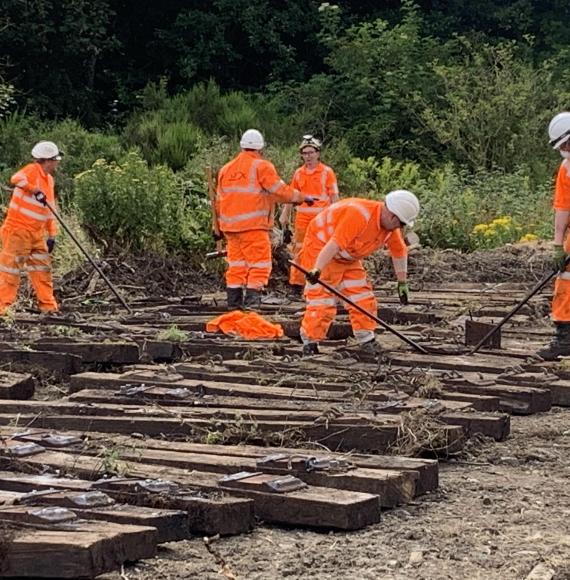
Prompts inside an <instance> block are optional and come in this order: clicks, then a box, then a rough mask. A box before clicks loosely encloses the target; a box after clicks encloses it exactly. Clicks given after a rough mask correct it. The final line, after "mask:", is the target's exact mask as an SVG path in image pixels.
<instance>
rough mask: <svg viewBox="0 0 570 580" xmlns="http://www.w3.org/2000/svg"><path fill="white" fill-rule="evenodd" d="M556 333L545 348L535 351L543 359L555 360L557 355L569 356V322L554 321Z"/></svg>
mask: <svg viewBox="0 0 570 580" xmlns="http://www.w3.org/2000/svg"><path fill="white" fill-rule="evenodd" d="M555 324H556V334H555V335H554V337H553V338H552V340H551V341H550V344H549V345H548V346H546V347H545V348H541V349H540V350H539V351H537V353H536V354H537V355H538V356H539V357H540V358H542V359H544V360H556V359H557V358H558V357H559V356H570V322H556V323H555Z"/></svg>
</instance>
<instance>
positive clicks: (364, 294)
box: [301, 242, 378, 343]
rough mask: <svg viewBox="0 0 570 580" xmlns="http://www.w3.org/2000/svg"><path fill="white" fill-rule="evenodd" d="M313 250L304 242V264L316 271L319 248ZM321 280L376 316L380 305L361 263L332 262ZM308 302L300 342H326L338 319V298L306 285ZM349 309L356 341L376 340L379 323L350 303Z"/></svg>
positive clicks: (302, 256)
mask: <svg viewBox="0 0 570 580" xmlns="http://www.w3.org/2000/svg"><path fill="white" fill-rule="evenodd" d="M311 250H312V248H311V245H310V244H307V242H305V245H304V246H303V252H302V254H301V264H302V265H303V267H304V268H305V269H306V270H310V269H311V268H313V266H314V264H315V261H316V259H317V256H318V252H319V248H316V249H315V250H316V251H315V250H313V251H311ZM320 278H321V280H322V281H323V282H326V283H327V284H329V285H330V286H332V287H334V288H335V289H336V290H339V291H340V292H342V293H343V294H344V295H345V296H346V297H347V298H350V299H351V300H352V301H353V302H355V303H356V304H358V305H359V306H361V307H362V308H364V309H365V310H367V311H368V312H370V313H371V314H374V315H377V312H378V302H377V301H376V297H375V296H374V292H372V286H371V285H370V283H369V282H368V279H367V277H366V270H365V269H364V266H363V265H362V262H361V261H360V260H355V261H351V262H344V261H341V260H333V261H332V262H330V263H329V264H328V265H327V267H326V268H324V269H323V271H322V273H321V277H320ZM305 300H306V302H307V306H306V309H305V314H304V316H303V320H302V322H301V339H302V340H303V342H304V343H309V342H319V341H321V340H324V339H325V338H326V336H327V332H328V330H329V328H330V325H331V324H332V323H333V321H334V319H335V316H336V311H337V298H336V297H335V296H334V295H333V294H331V293H330V292H329V291H328V290H326V289H325V288H323V286H321V285H320V284H318V283H317V284H307V285H306V286H305ZM346 308H347V310H348V315H349V318H350V324H351V326H352V331H353V333H354V337H355V338H356V340H357V341H358V342H360V343H362V342H367V341H368V340H371V339H373V338H374V330H375V329H376V327H377V326H378V325H377V323H376V322H374V320H372V319H370V318H368V317H367V316H366V315H364V314H362V312H360V311H358V310H356V309H355V308H353V307H352V306H350V305H348V304H346Z"/></svg>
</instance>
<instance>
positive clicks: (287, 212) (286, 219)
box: [279, 203, 292, 228]
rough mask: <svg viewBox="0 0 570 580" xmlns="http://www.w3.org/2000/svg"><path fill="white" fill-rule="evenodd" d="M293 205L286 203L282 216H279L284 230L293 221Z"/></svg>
mask: <svg viewBox="0 0 570 580" xmlns="http://www.w3.org/2000/svg"><path fill="white" fill-rule="evenodd" d="M291 207H292V206H291V204H290V203H286V204H284V205H283V208H282V209H281V215H280V216H279V223H280V224H281V226H282V227H283V228H286V227H288V226H289V221H290V219H291Z"/></svg>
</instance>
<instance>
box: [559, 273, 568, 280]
mask: <svg viewBox="0 0 570 580" xmlns="http://www.w3.org/2000/svg"><path fill="white" fill-rule="evenodd" d="M558 278H560V280H570V272H562V273H561V274H558Z"/></svg>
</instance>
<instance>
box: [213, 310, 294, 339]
mask: <svg viewBox="0 0 570 580" xmlns="http://www.w3.org/2000/svg"><path fill="white" fill-rule="evenodd" d="M218 330H221V331H222V332H223V333H224V334H230V335H232V336H239V337H241V338H245V339H247V340H255V339H260V338H267V339H271V338H281V337H282V336H283V328H282V327H281V325H279V324H273V323H271V322H269V321H268V320H265V318H263V317H262V316H260V315H259V314H257V313H256V312H242V311H241V310H234V311H232V312H228V313H226V314H222V315H221V316H217V317H216V318H214V319H213V320H210V322H208V323H207V324H206V331H207V332H217V331H218Z"/></svg>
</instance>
